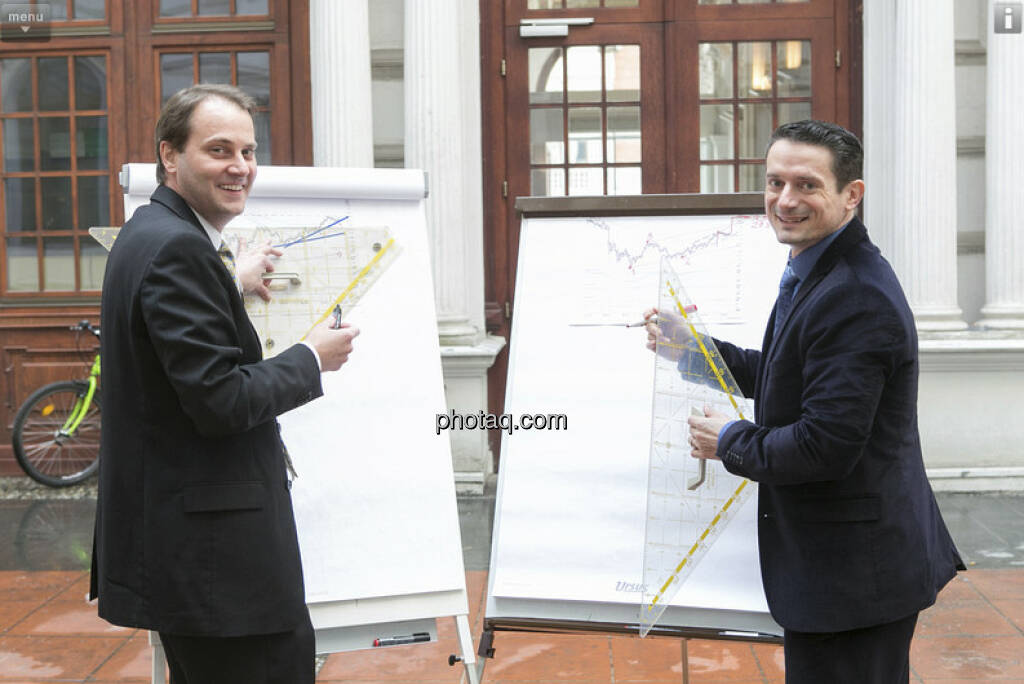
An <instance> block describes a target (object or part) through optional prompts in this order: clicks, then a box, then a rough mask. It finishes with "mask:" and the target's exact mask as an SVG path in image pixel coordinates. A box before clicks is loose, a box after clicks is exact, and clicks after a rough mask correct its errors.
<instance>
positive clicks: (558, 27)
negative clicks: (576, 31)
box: [519, 17, 594, 38]
mask: <svg viewBox="0 0 1024 684" xmlns="http://www.w3.org/2000/svg"><path fill="white" fill-rule="evenodd" d="M593 23H594V18H593V17H565V18H562V19H523V20H521V21H520V22H519V37H520V38H558V37H564V36H567V35H569V27H570V26H590V25H591V24H593Z"/></svg>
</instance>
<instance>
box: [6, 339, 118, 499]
mask: <svg viewBox="0 0 1024 684" xmlns="http://www.w3.org/2000/svg"><path fill="white" fill-rule="evenodd" d="M69 329H70V330H73V331H75V332H78V333H82V332H90V333H92V334H93V335H95V336H96V338H97V339H99V336H100V331H99V328H95V327H93V325H92V324H91V323H90V322H89V321H81V322H80V323H78V324H77V325H73V326H71V327H70V328H69ZM99 379H100V355H99V354H98V353H97V354H96V358H95V359H94V360H93V362H92V369H91V370H90V371H89V377H88V378H86V379H83V380H62V381H60V382H53V383H50V384H48V385H43V386H42V387H40V388H39V389H37V390H36V391H35V392H33V393H32V394H31V395H30V396H29V398H28V399H26V400H25V403H24V404H22V405H21V408H20V409H18V413H17V415H16V416H15V417H14V431H13V435H12V440H11V442H12V446H13V447H14V456H15V458H17V459H18V465H20V466H21V468H22V469H23V470H24V471H25V472H26V473H27V474H28V476H29V477H31V478H32V479H33V480H35V481H36V482H40V483H42V484H45V485H49V486H51V487H67V486H70V485H73V484H77V483H79V482H82V481H83V480H85V479H86V478H88V477H89V476H90V475H92V474H93V473H95V472H96V469H97V468H99V465H100V462H99V457H100V390H99Z"/></svg>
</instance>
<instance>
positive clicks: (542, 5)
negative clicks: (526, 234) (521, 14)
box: [526, 0, 564, 195]
mask: <svg viewBox="0 0 1024 684" xmlns="http://www.w3.org/2000/svg"><path fill="white" fill-rule="evenodd" d="M562 7H564V5H563V4H562V0H529V2H527V3H526V9H562ZM540 194H542V195H546V194H548V193H546V192H542V193H540ZM559 194H560V193H559Z"/></svg>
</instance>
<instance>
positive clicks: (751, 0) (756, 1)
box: [737, 0, 773, 5]
mask: <svg viewBox="0 0 1024 684" xmlns="http://www.w3.org/2000/svg"><path fill="white" fill-rule="evenodd" d="M737 2H738V3H739V4H741V5H767V4H768V3H770V2H773V0H737Z"/></svg>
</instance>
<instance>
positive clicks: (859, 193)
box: [845, 178, 864, 211]
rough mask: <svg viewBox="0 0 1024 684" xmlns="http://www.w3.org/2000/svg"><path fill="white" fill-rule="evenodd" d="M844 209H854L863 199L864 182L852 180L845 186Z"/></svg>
mask: <svg viewBox="0 0 1024 684" xmlns="http://www.w3.org/2000/svg"><path fill="white" fill-rule="evenodd" d="M845 192H846V209H847V211H849V210H850V209H856V208H857V205H858V204H860V202H861V200H863V199H864V181H862V180H860V179H859V178H858V179H857V180H852V181H850V182H849V183H847V185H846V190H845Z"/></svg>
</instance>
